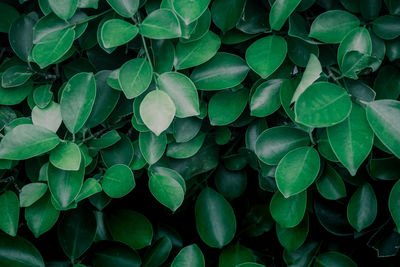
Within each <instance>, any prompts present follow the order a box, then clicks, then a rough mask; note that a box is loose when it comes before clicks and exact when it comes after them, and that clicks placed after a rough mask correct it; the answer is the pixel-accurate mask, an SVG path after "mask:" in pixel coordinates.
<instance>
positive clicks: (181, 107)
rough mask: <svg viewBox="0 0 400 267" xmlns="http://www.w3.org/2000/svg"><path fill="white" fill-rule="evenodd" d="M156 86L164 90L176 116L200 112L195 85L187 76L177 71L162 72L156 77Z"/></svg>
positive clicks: (188, 115) (183, 116) (184, 116)
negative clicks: (172, 103)
mask: <svg viewBox="0 0 400 267" xmlns="http://www.w3.org/2000/svg"><path fill="white" fill-rule="evenodd" d="M157 87H158V88H159V89H160V90H162V91H165V92H166V93H167V94H168V95H169V96H170V98H171V99H172V101H173V102H174V104H175V107H176V114H175V116H176V117H178V118H186V117H192V116H197V115H199V114H200V105H199V96H198V94H197V89H196V86H195V85H194V84H193V82H192V80H190V79H189V78H188V77H187V76H185V75H183V74H181V73H179V72H166V73H163V74H161V75H160V76H158V77H157Z"/></svg>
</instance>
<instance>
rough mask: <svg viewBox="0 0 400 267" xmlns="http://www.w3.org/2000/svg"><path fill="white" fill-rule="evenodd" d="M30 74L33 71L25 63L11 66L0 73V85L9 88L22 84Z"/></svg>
mask: <svg viewBox="0 0 400 267" xmlns="http://www.w3.org/2000/svg"><path fill="white" fill-rule="evenodd" d="M32 75H33V72H32V71H31V70H30V69H29V68H28V67H27V66H25V65H15V66H12V67H11V68H8V69H7V70H6V71H5V72H3V74H2V75H1V86H2V87H3V88H10V87H17V86H20V85H23V84H24V83H26V82H27V81H28V80H29V78H30V77H31V76H32Z"/></svg>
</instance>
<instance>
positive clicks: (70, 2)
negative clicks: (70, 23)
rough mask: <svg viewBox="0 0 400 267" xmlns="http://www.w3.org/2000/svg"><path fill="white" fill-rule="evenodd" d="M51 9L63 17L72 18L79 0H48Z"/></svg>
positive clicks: (64, 18)
mask: <svg viewBox="0 0 400 267" xmlns="http://www.w3.org/2000/svg"><path fill="white" fill-rule="evenodd" d="M47 1H48V2H49V6H50V8H51V10H52V11H53V12H54V13H55V14H56V15H57V16H58V17H59V18H61V19H63V20H68V19H70V18H72V16H73V15H74V14H75V11H76V9H77V7H78V2H79V0H47Z"/></svg>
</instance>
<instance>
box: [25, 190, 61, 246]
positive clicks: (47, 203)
mask: <svg viewBox="0 0 400 267" xmlns="http://www.w3.org/2000/svg"><path fill="white" fill-rule="evenodd" d="M46 190H47V187H46ZM59 215H60V211H58V210H56V209H55V208H54V207H53V204H52V203H51V195H50V193H47V194H46V195H44V196H43V197H41V198H40V199H39V200H38V201H36V202H35V203H34V204H33V205H31V206H29V207H27V208H26V209H25V219H26V222H27V224H28V228H29V230H31V232H32V233H33V234H34V236H35V237H36V238H38V237H39V236H41V235H42V234H44V233H46V232H47V231H49V230H50V229H51V228H52V227H53V226H54V225H55V224H56V222H57V220H58V217H59Z"/></svg>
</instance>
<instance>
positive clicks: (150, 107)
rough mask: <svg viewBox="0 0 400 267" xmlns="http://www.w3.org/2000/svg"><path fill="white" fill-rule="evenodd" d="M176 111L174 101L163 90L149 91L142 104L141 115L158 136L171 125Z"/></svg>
mask: <svg viewBox="0 0 400 267" xmlns="http://www.w3.org/2000/svg"><path fill="white" fill-rule="evenodd" d="M175 113H176V108H175V104H174V102H173V101H172V99H171V98H170V97H169V96H168V95H167V94H166V93H165V92H164V91H161V90H155V91H152V92H150V93H148V94H147V95H146V96H145V98H144V99H143V101H142V103H141V104H140V116H141V117H142V120H143V122H144V124H145V125H146V126H147V127H148V128H149V129H150V130H151V131H152V132H153V133H155V134H156V135H157V136H159V135H160V134H161V133H162V132H163V131H165V130H166V129H167V128H168V127H169V125H170V124H171V122H172V120H173V119H174V117H175Z"/></svg>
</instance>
